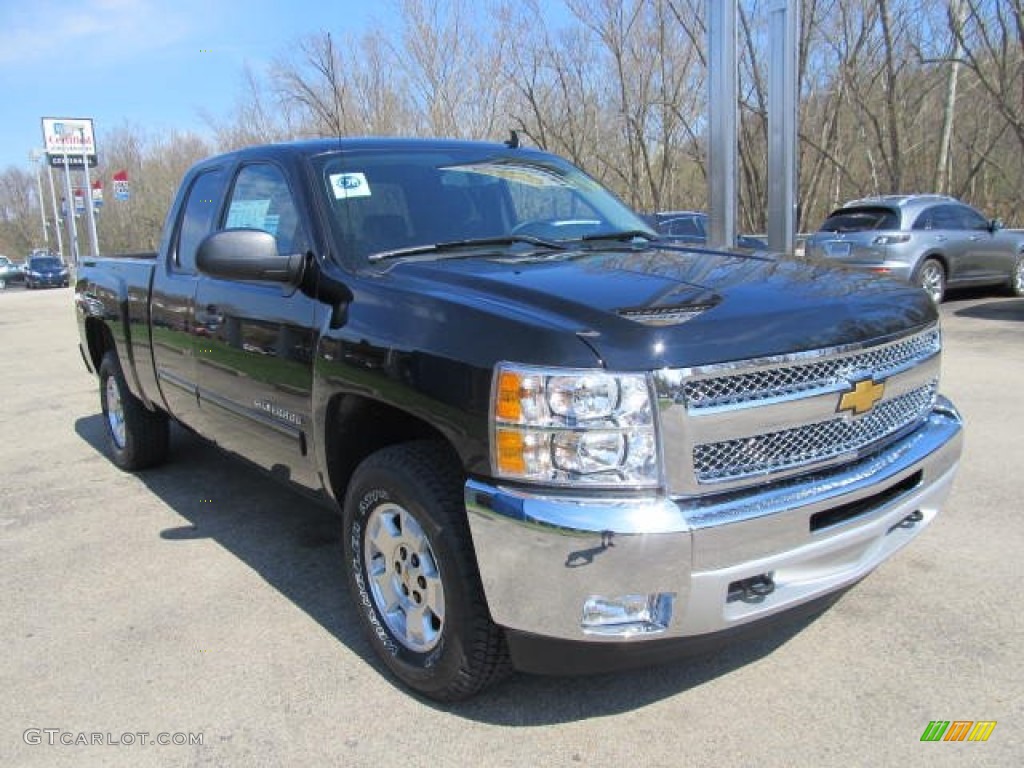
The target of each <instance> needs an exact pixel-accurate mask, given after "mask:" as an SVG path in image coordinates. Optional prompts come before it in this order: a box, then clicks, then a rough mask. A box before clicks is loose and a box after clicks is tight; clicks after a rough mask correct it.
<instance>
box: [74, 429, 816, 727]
mask: <svg viewBox="0 0 1024 768" xmlns="http://www.w3.org/2000/svg"><path fill="white" fill-rule="evenodd" d="M75 431H76V433H77V434H78V435H79V437H81V438H82V440H84V441H85V442H86V443H88V444H89V445H90V446H91V447H93V448H94V449H95V450H96V451H97V452H98V453H101V454H104V455H106V451H105V434H104V425H103V419H102V416H100V415H98V414H97V415H94V416H88V417H83V418H80V419H78V420H77V421H76V422H75ZM171 434H172V437H171V458H170V461H169V463H168V464H166V465H165V466H163V467H160V468H157V469H152V470H147V471H144V472H140V473H139V474H138V475H137V476H138V477H139V479H140V480H141V481H142V482H143V483H144V484H145V485H146V487H147V488H148V489H149V490H150V491H152V492H153V493H154V494H155V495H156V496H157V497H158V498H159V499H160V500H161V501H163V502H164V503H165V504H167V505H168V506H169V507H170V508H171V509H173V510H174V511H175V512H176V513H178V514H179V515H181V517H182V518H184V520H185V521H187V522H186V523H185V524H183V525H181V526H178V527H175V528H170V529H167V530H163V531H161V532H160V534H159V535H160V537H161V538H162V539H164V540H166V541H167V542H170V543H173V542H177V541H187V540H194V539H212V540H213V541H215V542H217V543H218V544H219V545H220V546H221V547H223V548H224V549H226V550H227V551H229V552H230V553H231V554H233V555H234V556H235V557H238V558H239V559H240V560H241V561H242V562H244V563H245V564H246V565H247V566H249V567H250V568H252V569H253V570H254V571H255V572H256V573H258V574H259V575H260V576H261V577H262V578H263V579H264V580H265V581H266V582H267V583H268V584H269V585H271V586H272V587H273V588H274V589H276V590H278V591H279V592H280V593H281V594H282V595H283V596H284V597H286V598H288V599H289V600H290V601H291V602H292V603H293V604H294V605H295V606H296V607H298V608H299V609H301V610H302V611H304V612H305V613H306V614H308V615H309V616H310V617H311V618H312V619H314V620H315V621H316V622H317V623H319V624H320V625H321V626H322V627H323V628H324V629H326V630H327V631H328V632H330V633H331V634H332V635H333V636H334V637H336V638H337V639H338V640H340V641H341V642H342V643H343V644H344V645H345V646H346V647H347V648H349V649H350V650H351V651H352V652H354V653H356V654H357V655H358V656H360V657H361V658H362V659H364V660H365V661H366V663H367V664H368V665H369V666H370V667H372V668H373V669H374V670H375V671H376V673H377V674H379V675H381V676H382V677H383V678H385V679H387V680H388V681H389V682H391V683H392V684H393V685H395V686H396V688H398V689H399V690H401V691H402V692H403V694H404V695H411V694H408V692H407V691H406V689H404V688H402V687H401V686H400V685H399V684H398V683H397V682H396V681H395V680H394V679H393V678H392V677H391V676H390V674H389V673H388V671H387V670H386V668H385V667H384V666H383V665H382V664H381V663H380V662H379V661H378V660H377V658H376V656H375V655H374V653H373V649H372V648H371V647H370V645H369V643H368V642H367V641H366V640H365V638H364V637H363V634H362V631H361V629H360V626H359V623H358V617H357V616H356V613H355V607H354V606H353V604H352V602H351V600H350V598H349V594H348V589H347V584H346V581H345V574H344V571H343V566H342V546H341V519H340V517H339V516H338V515H337V514H336V513H335V512H334V511H333V510H331V509H328V508H327V507H326V506H324V505H321V504H317V503H316V502H315V501H314V500H311V499H309V498H307V497H306V496H305V495H303V494H300V493H298V492H297V491H294V490H292V489H290V488H288V487H287V486H286V485H284V484H282V483H280V482H278V481H276V480H274V479H273V478H271V477H268V476H267V475H266V474H264V473H263V472H262V471H260V470H258V469H257V468H255V467H254V466H252V465H250V464H248V463H247V462H245V461H243V460H241V459H238V458H235V457H232V456H229V455H227V454H225V453H224V452H222V451H220V450H219V449H217V448H216V447H214V446H212V445H210V444H209V443H206V442H205V441H203V440H202V439H200V438H198V437H196V436H194V435H192V434H191V433H188V432H187V431H185V430H182V429H179V428H177V427H174V428H172V432H171ZM115 471H116V470H115ZM824 610H827V606H826V607H822V608H821V610H819V611H817V612H816V613H813V614H811V615H810V616H809V617H807V618H803V619H798V620H795V621H793V622H791V623H789V624H786V625H785V626H783V627H781V628H779V629H778V630H777V631H772V632H770V633H767V634H765V635H763V636H762V637H760V638H758V639H757V640H753V641H751V640H747V641H745V642H742V643H730V644H728V645H725V646H724V647H722V648H721V649H720V650H718V651H717V652H715V653H714V654H706V653H705V654H701V655H697V656H694V657H691V658H688V659H684V660H682V661H680V662H676V663H672V664H667V665H662V666H658V667H651V668H646V669H641V670H638V671H626V672H620V673H616V674H607V675H599V676H590V677H539V676H532V675H524V674H516V675H514V676H513V677H512V678H511V679H510V680H508V681H506V682H505V683H503V684H502V685H499V686H498V687H497V688H495V689H492V690H490V691H488V692H486V693H484V694H482V695H480V696H478V697H477V698H475V699H473V700H470V701H468V702H462V703H458V704H452V705H446V706H445V705H439V704H436V703H434V702H431V701H428V700H426V699H421V701H422V703H423V704H425V705H427V706H430V707H432V708H435V709H438V710H441V711H445V712H448V713H451V714H453V715H456V716H458V717H463V718H466V719H469V720H474V721H479V722H483V723H490V724H495V725H507V726H538V725H549V724H556V723H564V722H573V721H578V720H584V719H589V718H592V717H601V716H606V715H611V714H616V713H620V712H625V711H629V710H633V709H637V708H639V707H643V706H645V705H648V704H651V703H653V702H656V701H659V700H662V699H665V698H668V697H671V696H674V695H677V694H679V693H683V692H685V691H687V690H689V689H691V688H695V687H697V686H700V685H702V684H704V683H707V682H709V681H711V680H714V679H715V678H718V677H721V676H723V675H727V674H729V673H730V672H733V671H735V670H737V669H739V668H741V667H744V666H746V665H748V664H751V663H752V662H755V661H757V660H758V659H761V658H763V657H764V656H767V655H768V654H770V653H771V652H772V651H774V650H775V649H776V648H778V647H779V646H781V645H783V644H784V643H786V642H787V641H788V640H789V639H790V638H791V637H793V636H794V635H795V634H797V633H798V632H799V631H800V630H802V629H803V628H804V627H806V626H807V625H808V624H810V623H812V622H813V621H814V620H815V619H816V618H817V616H818V615H820V613H822V612H823V611H824Z"/></svg>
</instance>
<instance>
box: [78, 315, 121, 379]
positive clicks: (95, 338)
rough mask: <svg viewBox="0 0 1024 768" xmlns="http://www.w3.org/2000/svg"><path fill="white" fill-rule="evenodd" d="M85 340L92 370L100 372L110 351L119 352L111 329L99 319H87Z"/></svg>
mask: <svg viewBox="0 0 1024 768" xmlns="http://www.w3.org/2000/svg"><path fill="white" fill-rule="evenodd" d="M85 340H86V346H87V348H88V353H89V362H91V363H92V369H93V370H94V371H97V372H98V371H99V369H100V363H102V362H103V356H104V355H105V354H106V353H107V351H108V350H114V351H115V352H117V344H115V343H114V334H113V333H112V332H111V330H110V328H109V327H108V326H107V324H106V323H104V322H103V321H102V320H101V319H100V318H98V317H87V318H86V319H85Z"/></svg>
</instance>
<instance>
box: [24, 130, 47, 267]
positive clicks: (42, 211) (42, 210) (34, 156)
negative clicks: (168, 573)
mask: <svg viewBox="0 0 1024 768" xmlns="http://www.w3.org/2000/svg"><path fill="white" fill-rule="evenodd" d="M28 156H29V159H30V160H31V161H32V162H34V163H35V164H36V190H37V191H38V193H39V196H38V198H37V199H38V200H39V218H40V219H41V220H42V222H43V245H45V246H46V250H47V251H49V250H50V230H49V225H48V224H47V223H46V202H45V201H44V200H43V180H42V178H41V177H40V175H39V158H40V157H44V156H45V155H43V154H42V153H40V152H39V150H38V149H33V150H32V151H31V152H29V153H28Z"/></svg>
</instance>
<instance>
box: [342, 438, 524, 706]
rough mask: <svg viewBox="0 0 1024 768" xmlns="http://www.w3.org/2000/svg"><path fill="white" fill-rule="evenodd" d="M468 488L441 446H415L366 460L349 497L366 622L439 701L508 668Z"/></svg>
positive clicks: (391, 663)
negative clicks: (475, 542) (480, 563)
mask: <svg viewBox="0 0 1024 768" xmlns="http://www.w3.org/2000/svg"><path fill="white" fill-rule="evenodd" d="M462 484H463V478H462V474H461V471H460V468H459V467H458V465H457V463H456V462H455V460H454V459H453V458H450V457H449V456H448V454H447V448H446V446H445V445H444V444H442V443H435V442H426V441H424V442H412V443H405V444H400V445H394V446H390V447H388V448H384V449H382V450H380V451H378V452H377V453H374V454H372V455H371V456H370V457H369V458H367V459H366V460H365V461H363V463H362V464H360V465H359V467H358V468H357V469H356V471H355V474H354V475H353V476H352V480H351V482H350V484H349V489H348V493H347V494H346V498H345V508H344V537H343V538H344V549H345V564H346V571H347V574H348V581H349V587H350V589H351V591H352V595H353V598H354V599H355V601H356V608H357V611H358V613H359V618H360V621H361V623H362V625H363V628H364V629H365V630H366V632H367V634H368V635H369V638H370V643H371V644H372V645H373V648H374V651H375V652H376V653H377V654H378V655H379V656H380V658H381V659H382V660H383V661H384V663H385V664H386V665H387V667H388V668H389V669H390V670H391V672H392V673H393V674H394V675H395V676H396V677H398V678H399V679H400V680H401V681H402V682H403V683H405V684H406V685H407V686H409V687H410V688H412V689H414V690H416V691H418V692H419V693H421V694H423V695H424V696H427V697H429V698H431V699H435V700H437V701H458V700H460V699H465V698H468V697H470V696H473V695H475V694H477V693H479V692H480V691H482V690H484V689H485V688H487V687H489V686H491V685H493V684H494V683H496V682H498V681H499V680H501V679H502V678H503V677H504V676H505V675H506V674H507V673H508V672H509V671H510V670H511V664H510V662H509V657H508V649H507V646H506V644H505V638H504V635H503V633H502V631H501V629H500V628H499V627H497V626H496V625H495V624H494V623H493V622H492V621H491V617H490V613H489V611H488V609H487V603H486V601H485V599H484V595H483V587H482V586H481V584H480V574H479V571H478V570H477V565H476V559H475V556H474V554H473V547H472V541H471V539H470V533H469V526H468V525H467V523H466V519H465V507H464V502H463V496H462Z"/></svg>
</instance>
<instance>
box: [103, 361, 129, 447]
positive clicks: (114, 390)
mask: <svg viewBox="0 0 1024 768" xmlns="http://www.w3.org/2000/svg"><path fill="white" fill-rule="evenodd" d="M106 397H107V426H108V427H109V428H110V435H111V437H113V438H114V443H115V444H116V445H117V447H118V448H124V447H125V444H126V443H127V438H126V436H125V426H124V404H123V403H122V402H121V390H120V389H119V388H118V386H117V381H116V380H115V379H114V377H113V376H108V377H107V387H106Z"/></svg>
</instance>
